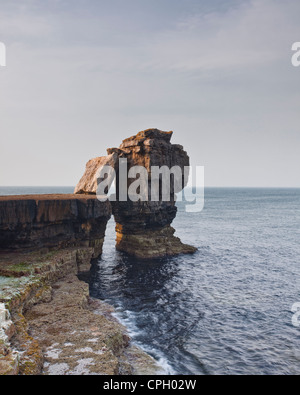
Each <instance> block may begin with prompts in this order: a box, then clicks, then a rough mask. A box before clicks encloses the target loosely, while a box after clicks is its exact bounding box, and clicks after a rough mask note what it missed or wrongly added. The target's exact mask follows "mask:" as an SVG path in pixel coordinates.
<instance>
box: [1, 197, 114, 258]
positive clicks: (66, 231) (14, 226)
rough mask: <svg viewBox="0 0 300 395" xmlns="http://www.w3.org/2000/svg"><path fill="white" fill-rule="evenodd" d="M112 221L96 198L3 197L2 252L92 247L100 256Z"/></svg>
mask: <svg viewBox="0 0 300 395" xmlns="http://www.w3.org/2000/svg"><path fill="white" fill-rule="evenodd" d="M110 217H111V206H110V204H109V202H99V201H98V200H97V198H96V196H89V195H38V196H31V195H30V196H7V197H0V249H1V250H17V249H18V250H19V249H36V248H45V247H46V248H64V247H71V246H90V247H95V248H96V253H97V254H98V255H100V254H101V252H102V245H103V241H104V236H105V230H106V224H107V221H108V220H109V218H110Z"/></svg>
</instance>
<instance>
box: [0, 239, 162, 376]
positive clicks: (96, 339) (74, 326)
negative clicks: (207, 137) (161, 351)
mask: <svg viewBox="0 0 300 395" xmlns="http://www.w3.org/2000/svg"><path fill="white" fill-rule="evenodd" d="M95 255H96V250H95V249H94V248H92V247H81V248H68V249H63V250H60V251H51V252H48V253H45V252H44V250H40V251H38V250H36V251H34V252H9V253H4V252H0V376H1V375H18V374H19V375H40V374H43V375H92V374H94V375H95V374H96V375H115V374H160V373H161V370H160V369H161V368H160V367H159V366H158V365H157V364H156V362H155V361H154V359H153V358H151V357H150V356H148V355H147V354H145V353H144V352H142V350H140V349H136V347H135V346H133V345H132V344H131V341H130V338H129V336H128V334H127V332H126V329H125V328H124V327H123V326H122V325H120V324H119V323H118V322H117V321H116V319H115V318H114V317H113V316H112V313H113V312H114V310H113V308H112V307H111V306H109V305H107V304H105V303H103V302H102V301H100V300H94V299H91V298H90V297H89V286H88V284H86V283H84V282H82V281H80V280H79V279H78V277H77V275H78V273H80V272H82V271H86V270H89V268H90V262H91V259H92V258H93V257H95Z"/></svg>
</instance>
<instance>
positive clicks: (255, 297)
mask: <svg viewBox="0 0 300 395" xmlns="http://www.w3.org/2000/svg"><path fill="white" fill-rule="evenodd" d="M57 192H59V191H58V190H57V189H56V190H54V191H53V192H52V193H57ZM69 192H70V191H69V190H68V189H66V190H65V191H64V193H69ZM14 193H16V192H14ZM23 193H25V192H23ZM26 193H28V192H26ZM33 193H38V192H33ZM39 193H42V192H39ZM43 193H51V192H49V191H48V190H47V191H45V192H43ZM2 194H3V192H2ZM0 195H1V189H0ZM179 206H180V207H179V209H180V210H179V213H178V216H177V218H176V220H175V222H174V227H175V228H176V229H177V234H178V236H180V237H181V238H182V240H183V241H185V242H187V243H190V244H192V245H195V246H197V247H198V248H199V251H198V252H197V253H196V254H195V255H193V256H179V257H176V258H168V259H162V260H153V261H151V262H147V263H145V262H143V261H139V260H136V259H132V258H129V257H128V256H126V255H125V254H122V253H118V252H116V251H115V249H114V244H115V242H114V238H115V235H114V223H113V221H110V223H109V226H108V231H107V237H106V241H105V246H104V254H103V257H102V259H101V260H99V262H97V263H95V265H94V266H93V268H92V272H91V278H90V292H91V295H92V296H93V297H96V298H100V299H104V300H106V301H107V302H109V303H110V304H112V305H114V306H115V307H116V308H117V316H118V318H119V319H120V320H121V321H122V322H123V323H125V324H126V325H127V327H128V328H129V330H130V332H131V335H132V337H133V339H134V341H135V342H136V343H137V344H139V345H140V346H142V347H143V348H144V349H145V350H146V351H148V352H150V353H151V354H152V355H153V356H154V357H155V358H157V359H158V360H159V361H160V363H161V364H162V366H163V367H164V369H165V371H166V372H167V373H170V374H174V373H178V374H299V373H300V328H296V327H294V326H293V325H292V322H291V320H292V316H293V313H292V312H291V307H292V305H293V304H294V303H296V302H300V212H299V210H300V190H299V189H298V190H296V189H207V190H206V202H205V209H204V211H202V212H201V213H185V212H184V209H183V206H182V204H180V203H179Z"/></svg>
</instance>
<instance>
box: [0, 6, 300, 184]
mask: <svg viewBox="0 0 300 395" xmlns="http://www.w3.org/2000/svg"><path fill="white" fill-rule="evenodd" d="M299 15H300V2H299V0H286V1H282V0H238V1H236V0H227V1H223V0H151V1H150V0H126V1H125V0H43V1H39V0H19V1H16V0H7V1H3V0H0V42H3V43H4V44H5V45H6V49H7V65H6V67H0V185H2V186H29V185H31V186H50V185H55V186H73V185H76V184H77V182H78V181H79V179H80V178H81V176H82V174H83V172H84V169H85V164H86V162H87V161H88V160H89V159H91V158H94V157H98V156H103V155H105V154H106V148H109V147H115V146H119V145H120V143H121V142H122V140H123V139H125V138H127V137H129V136H132V135H134V134H136V133H137V132H139V131H141V130H144V129H148V128H158V129H161V130H165V131H170V130H173V131H174V136H173V142H174V143H177V144H182V145H183V146H184V148H185V149H186V151H187V152H188V154H189V156H190V158H191V164H192V166H204V167H205V184H206V186H223V187H226V186H228V187H229V186H249V187H300V177H299V169H300V150H299V148H300V111H299V103H300V67H298V68H296V67H293V66H292V63H291V58H292V55H293V53H292V50H291V49H292V45H293V43H295V42H299V41H300V19H299Z"/></svg>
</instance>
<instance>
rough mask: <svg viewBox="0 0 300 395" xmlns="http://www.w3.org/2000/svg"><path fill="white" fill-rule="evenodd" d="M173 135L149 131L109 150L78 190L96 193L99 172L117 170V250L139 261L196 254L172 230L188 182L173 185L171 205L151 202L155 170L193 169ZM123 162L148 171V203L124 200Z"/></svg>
mask: <svg viewBox="0 0 300 395" xmlns="http://www.w3.org/2000/svg"><path fill="white" fill-rule="evenodd" d="M172 134H173V132H162V131H160V130H158V129H148V130H145V131H142V132H140V133H138V134H137V135H135V136H133V137H130V138H128V139H126V140H124V141H123V143H122V144H121V145H120V147H119V148H111V149H108V150H107V153H108V156H107V157H102V158H98V159H94V160H93V161H90V162H89V163H88V164H87V169H86V173H85V175H84V176H83V178H82V179H81V181H80V183H79V185H78V186H77V187H76V193H81V192H84V193H96V189H97V180H96V174H97V171H98V170H99V168H100V167H101V166H103V165H104V164H107V163H110V165H111V166H113V167H114V169H115V172H116V186H117V189H116V201H112V202H111V204H112V213H113V215H114V217H115V221H116V234H117V238H116V248H117V249H118V250H120V251H124V252H127V253H129V254H130V255H133V256H136V257H138V258H156V257H164V256H171V255H178V254H181V253H194V252H195V251H196V248H194V247H191V246H189V245H186V244H183V243H182V242H181V241H180V239H179V238H177V237H175V236H174V233H175V230H174V229H173V228H172V227H171V223H172V222H173V220H174V218H175V217H176V213H177V207H176V205H175V201H176V195H175V193H176V192H179V191H180V190H181V189H182V188H183V187H184V186H185V184H184V182H187V180H184V178H183V177H182V182H181V187H180V188H179V189H178V186H176V185H174V184H172V183H171V193H170V199H168V200H167V201H164V200H163V199H162V197H161V194H160V198H159V199H158V201H152V200H151V186H152V184H151V181H152V177H153V175H152V167H153V166H157V167H159V168H161V167H162V166H167V167H168V168H169V169H171V168H172V167H174V166H178V167H179V168H180V169H181V170H182V174H184V168H185V167H188V166H189V157H188V155H187V153H186V152H185V151H184V149H183V147H182V146H181V145H177V144H172V143H171V138H172ZM116 159H118V160H116ZM120 159H126V160H127V168H128V171H129V170H130V169H131V168H132V167H134V166H142V167H143V168H145V169H146V170H147V173H148V188H147V194H148V200H147V201H142V200H140V201H132V200H130V199H127V200H126V201H123V199H120V191H119V181H120V167H119V160H120ZM127 175H128V173H127ZM91 178H92V179H91ZM132 182H134V180H133V179H132V178H127V185H128V187H129V186H130V185H131V184H132ZM176 188H177V189H176Z"/></svg>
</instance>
